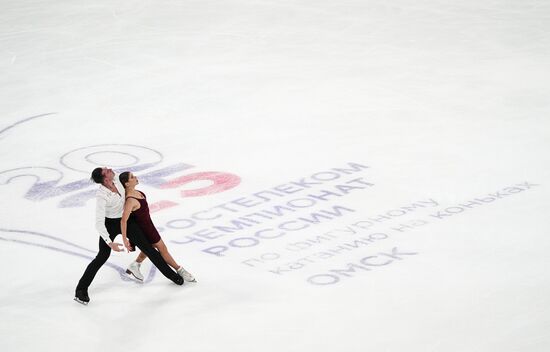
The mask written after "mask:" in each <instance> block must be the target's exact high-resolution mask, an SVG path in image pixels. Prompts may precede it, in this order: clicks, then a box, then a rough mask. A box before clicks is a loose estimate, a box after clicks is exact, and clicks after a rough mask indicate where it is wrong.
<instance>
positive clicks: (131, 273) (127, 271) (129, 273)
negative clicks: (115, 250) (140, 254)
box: [126, 269, 143, 282]
mask: <svg viewBox="0 0 550 352" xmlns="http://www.w3.org/2000/svg"><path fill="white" fill-rule="evenodd" d="M126 274H128V275H132V276H133V277H134V278H135V279H136V280H138V281H141V282H143V279H140V278H139V277H137V276H135V275H134V273H133V272H131V271H130V270H128V269H126Z"/></svg>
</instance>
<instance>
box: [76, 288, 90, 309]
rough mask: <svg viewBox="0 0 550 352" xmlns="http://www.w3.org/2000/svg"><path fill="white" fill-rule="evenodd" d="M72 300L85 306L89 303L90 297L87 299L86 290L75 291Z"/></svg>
mask: <svg viewBox="0 0 550 352" xmlns="http://www.w3.org/2000/svg"><path fill="white" fill-rule="evenodd" d="M74 300H75V301H77V302H78V303H80V304H83V305H85V306H87V305H88V303H89V302H90V297H88V290H76V292H75V294H74Z"/></svg>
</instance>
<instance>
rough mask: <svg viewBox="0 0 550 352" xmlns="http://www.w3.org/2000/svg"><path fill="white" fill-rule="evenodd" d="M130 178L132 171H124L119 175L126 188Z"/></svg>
mask: <svg viewBox="0 0 550 352" xmlns="http://www.w3.org/2000/svg"><path fill="white" fill-rule="evenodd" d="M129 178H130V171H124V172H123V173H121V174H120V175H118V180H119V181H120V183H122V186H123V187H124V188H126V182H128V179H129Z"/></svg>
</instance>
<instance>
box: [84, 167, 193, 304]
mask: <svg viewBox="0 0 550 352" xmlns="http://www.w3.org/2000/svg"><path fill="white" fill-rule="evenodd" d="M91 179H92V180H93V181H94V182H95V183H99V184H100V186H99V189H98V190H97V193H96V214H95V216H96V229H97V230H98V231H99V234H100V236H101V237H100V238H99V252H98V253H97V256H96V257H95V259H94V260H92V261H91V262H90V264H88V267H87V268H86V270H85V271H84V274H83V275H82V277H81V278H80V281H78V285H77V286H76V292H75V297H74V299H75V301H77V302H79V303H82V304H84V305H86V304H88V302H90V297H89V296H88V287H89V286H90V284H91V283H92V281H93V279H94V277H95V275H96V273H97V272H98V270H99V269H100V268H101V266H102V265H103V264H105V262H106V261H107V259H109V256H110V255H111V249H112V250H114V251H116V252H121V251H123V249H122V244H120V243H115V242H113V240H114V239H115V237H116V236H118V235H119V234H120V233H121V230H120V219H121V217H122V212H123V210H124V189H123V188H122V186H121V185H119V184H118V183H117V184H115V182H114V179H115V173H114V172H113V170H112V169H109V168H107V167H104V168H100V167H98V168H96V169H94V171H92V177H91ZM127 236H128V239H129V240H130V241H131V242H132V243H133V244H134V245H135V246H137V247H138V248H139V249H141V251H142V252H143V253H145V254H146V255H147V256H148V257H149V259H151V262H153V264H154V265H155V266H156V267H157V268H158V269H159V270H160V272H161V273H162V274H163V275H164V276H166V277H167V278H168V279H169V280H172V281H173V282H174V283H175V284H176V285H183V278H182V277H181V276H180V275H178V273H176V272H175V271H174V270H172V269H171V268H170V267H169V266H168V264H166V261H164V259H162V256H161V255H160V253H159V252H158V251H157V250H155V249H154V248H153V247H152V246H151V244H150V243H149V241H148V240H147V239H146V238H145V236H144V235H143V233H142V231H141V230H140V228H139V227H138V226H137V224H136V223H135V222H133V221H129V222H128V234H127Z"/></svg>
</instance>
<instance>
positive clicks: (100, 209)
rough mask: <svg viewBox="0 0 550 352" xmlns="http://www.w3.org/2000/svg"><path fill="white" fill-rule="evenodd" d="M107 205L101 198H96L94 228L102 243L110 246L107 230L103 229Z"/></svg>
mask: <svg viewBox="0 0 550 352" xmlns="http://www.w3.org/2000/svg"><path fill="white" fill-rule="evenodd" d="M106 204H107V200H106V199H105V198H103V197H101V196H99V195H98V196H97V197H96V203H95V228H96V230H97V231H98V232H99V235H100V236H101V238H103V241H105V243H107V244H110V243H111V242H113V241H111V239H110V238H109V233H108V232H107V228H106V227H105V206H106Z"/></svg>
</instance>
